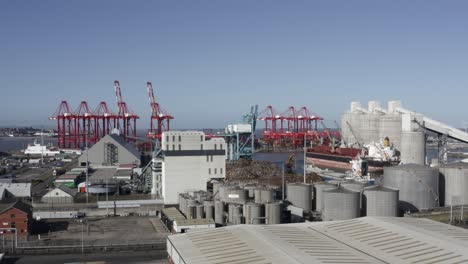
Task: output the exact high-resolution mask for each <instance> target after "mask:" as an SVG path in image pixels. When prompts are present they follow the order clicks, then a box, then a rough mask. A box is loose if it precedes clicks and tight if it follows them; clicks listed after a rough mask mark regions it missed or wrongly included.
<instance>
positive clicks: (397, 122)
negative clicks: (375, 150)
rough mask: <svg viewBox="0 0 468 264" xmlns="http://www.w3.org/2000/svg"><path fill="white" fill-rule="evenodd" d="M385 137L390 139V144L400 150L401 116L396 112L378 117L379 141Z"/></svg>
mask: <svg viewBox="0 0 468 264" xmlns="http://www.w3.org/2000/svg"><path fill="white" fill-rule="evenodd" d="M385 138H388V139H389V140H390V145H392V144H393V146H394V147H395V148H396V149H397V150H399V151H400V150H401V116H400V115H398V114H386V115H383V116H381V117H380V129H379V141H380V142H383V141H384V139H385Z"/></svg>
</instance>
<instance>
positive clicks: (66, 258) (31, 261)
mask: <svg viewBox="0 0 468 264" xmlns="http://www.w3.org/2000/svg"><path fill="white" fill-rule="evenodd" d="M86 262H98V263H136V264H138V263H139V264H150V263H152V264H163V263H167V262H166V257H165V256H161V253H160V252H159V253H158V252H156V251H141V252H140V251H137V252H133V251H132V252H109V253H107V254H103V253H96V254H86V255H81V254H69V255H39V256H7V257H6V258H5V260H4V262H2V264H3V263H8V264H10V263H14V264H42V263H47V264H55V263H57V264H59V263H60V264H64V263H86Z"/></svg>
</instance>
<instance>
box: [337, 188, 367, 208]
mask: <svg viewBox="0 0 468 264" xmlns="http://www.w3.org/2000/svg"><path fill="white" fill-rule="evenodd" d="M340 186H341V187H343V188H345V189H348V190H351V191H355V192H359V208H361V209H362V207H363V204H362V192H363V191H364V188H365V187H366V184H365V183H361V182H356V181H347V182H342V183H341V184H340Z"/></svg>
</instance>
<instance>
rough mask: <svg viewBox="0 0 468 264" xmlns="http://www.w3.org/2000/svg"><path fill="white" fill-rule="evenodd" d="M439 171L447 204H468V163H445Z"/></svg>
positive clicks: (440, 187) (441, 186) (441, 187)
mask: <svg viewBox="0 0 468 264" xmlns="http://www.w3.org/2000/svg"><path fill="white" fill-rule="evenodd" d="M439 171H440V174H441V178H440V180H441V182H439V184H440V186H439V189H440V190H441V193H442V191H443V192H444V193H445V195H444V196H445V199H444V202H445V203H444V204H445V206H450V205H462V204H468V163H465V162H454V163H449V164H445V165H442V166H440V168H439ZM441 198H442V197H441Z"/></svg>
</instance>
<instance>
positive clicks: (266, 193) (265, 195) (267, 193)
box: [260, 188, 273, 203]
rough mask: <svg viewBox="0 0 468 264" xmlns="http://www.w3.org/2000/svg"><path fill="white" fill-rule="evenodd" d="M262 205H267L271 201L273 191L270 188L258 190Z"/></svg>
mask: <svg viewBox="0 0 468 264" xmlns="http://www.w3.org/2000/svg"><path fill="white" fill-rule="evenodd" d="M260 193H261V197H262V198H261V200H262V203H269V202H272V201H273V190H272V189H270V188H264V189H262V190H260Z"/></svg>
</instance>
